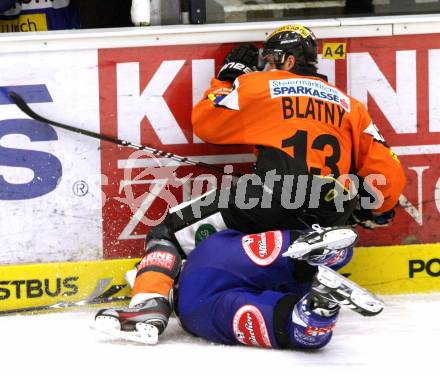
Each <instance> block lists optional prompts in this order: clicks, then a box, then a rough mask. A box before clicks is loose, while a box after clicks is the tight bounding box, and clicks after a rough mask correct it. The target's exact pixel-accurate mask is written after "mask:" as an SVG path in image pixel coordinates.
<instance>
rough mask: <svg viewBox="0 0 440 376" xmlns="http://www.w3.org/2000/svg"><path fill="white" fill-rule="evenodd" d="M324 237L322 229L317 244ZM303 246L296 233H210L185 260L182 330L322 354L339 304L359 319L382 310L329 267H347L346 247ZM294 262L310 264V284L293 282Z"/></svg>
mask: <svg viewBox="0 0 440 376" xmlns="http://www.w3.org/2000/svg"><path fill="white" fill-rule="evenodd" d="M315 230H316V229H315ZM334 231H338V232H341V231H342V232H344V231H346V232H347V233H348V234H349V236H350V234H352V233H353V230H352V229H349V228H345V229H344V228H339V229H338V230H330V232H334ZM325 232H326V230H324V229H321V234H320V236H319V238H320V239H322V238H323V237H326V235H325ZM333 235H335V234H332V235H330V236H333ZM313 236H314V238H315V239H316V233H314V235H313ZM292 239H297V240H296V243H295V242H293V241H292ZM309 240H310V239H309ZM352 240H353V238H352ZM352 240H350V238H349V237H348V242H351V241H352ZM292 242H293V244H292ZM309 243H310V241H309ZM309 243H308V242H307V239H305V238H304V237H300V238H299V239H298V235H297V234H295V231H269V232H265V233H261V234H251V235H245V234H243V233H240V232H238V231H235V230H224V231H222V232H219V233H217V234H214V235H212V236H211V237H209V238H208V239H207V240H205V241H204V242H202V243H201V244H200V245H199V246H198V247H197V248H196V249H195V251H194V252H193V253H191V254H190V256H189V257H188V260H187V262H186V264H185V266H184V268H183V270H182V274H181V276H180V278H179V289H178V306H177V313H178V315H179V317H180V320H181V322H182V325H183V327H184V328H185V329H186V330H187V331H189V332H191V333H193V334H195V335H197V336H200V337H203V338H206V339H207V340H210V341H213V342H218V343H223V344H229V345H232V344H238V343H241V344H245V345H250V346H260V347H272V348H320V347H323V346H325V345H326V344H327V343H328V342H329V341H330V339H331V337H332V329H333V327H334V326H335V324H336V321H337V318H338V311H339V308H340V306H344V305H345V306H347V307H350V308H351V309H353V310H355V311H356V312H358V313H361V314H363V315H375V314H378V313H379V312H381V311H382V309H383V303H382V302H381V301H380V300H379V299H378V298H377V297H375V296H374V295H373V294H371V293H369V292H367V291H366V290H364V289H362V288H360V287H359V286H357V285H356V284H354V283H353V282H351V281H349V280H347V279H345V278H344V277H342V276H341V275H339V274H338V273H336V272H334V271H333V270H332V269H330V268H328V266H331V268H333V269H339V268H340V267H342V266H343V265H345V264H346V263H348V261H349V260H350V258H351V255H352V250H353V249H352V246H351V244H350V245H349V246H348V247H344V248H342V249H339V250H331V249H326V250H324V249H322V248H321V249H319V250H317V249H315V250H314V252H315V253H313V250H312V249H310V248H311V247H310V244H309ZM346 245H347V244H346ZM304 246H305V247H306V248H307V249H308V250H309V251H308V253H307V254H304V253H303V252H304ZM340 246H341V244H339V246H338V247H340ZM327 247H328V245H327ZM289 255H290V256H289ZM292 256H294V257H296V258H298V257H300V258H303V259H305V260H307V261H308V263H309V264H312V265H313V268H314V269H315V271H316V275H315V279H314V282H313V284H312V283H310V282H306V283H301V282H300V281H299V280H298V279H297V278H296V275H295V262H294V259H293V258H292Z"/></svg>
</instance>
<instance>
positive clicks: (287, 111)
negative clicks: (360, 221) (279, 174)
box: [192, 70, 406, 212]
mask: <svg viewBox="0 0 440 376" xmlns="http://www.w3.org/2000/svg"><path fill="white" fill-rule="evenodd" d="M192 123H193V128H194V132H195V133H196V134H197V136H199V137H200V138H201V139H202V140H204V141H205V142H209V143H213V144H246V145H256V146H257V145H261V146H268V147H273V148H277V149H280V150H282V151H284V152H285V153H287V154H288V155H289V156H291V157H292V158H295V160H297V159H299V160H301V161H303V162H304V163H305V164H306V168H307V170H308V171H309V173H311V174H314V175H330V174H331V175H333V177H339V176H341V175H344V174H349V173H354V174H356V175H358V176H360V177H362V178H367V179H368V176H370V175H371V174H381V175H383V177H384V178H385V179H383V181H379V182H376V183H375V182H374V181H375V180H373V185H374V186H375V188H376V189H378V190H379V191H380V192H381V193H382V195H383V197H384V199H383V202H382V205H381V206H380V207H377V208H376V210H378V211H381V212H383V211H387V210H390V209H391V208H393V207H394V206H395V205H396V204H397V201H398V198H399V196H400V194H401V192H402V190H403V187H404V185H405V182H406V178H405V175H404V172H403V169H402V166H401V165H400V162H399V160H398V158H397V156H396V155H395V154H394V153H393V151H392V150H391V149H390V148H389V147H388V146H387V145H386V144H385V142H384V139H383V138H382V136H381V135H380V133H379V131H378V130H377V128H376V126H375V125H374V123H373V122H372V120H371V117H370V116H369V114H368V112H367V111H366V109H365V107H364V106H363V105H362V104H361V103H360V102H358V101H357V100H356V99H354V98H352V97H351V96H349V95H347V94H345V93H344V92H342V91H341V90H339V89H338V88H336V87H335V86H333V85H330V84H329V83H327V82H325V81H324V80H322V79H320V78H318V77H314V76H299V75H296V74H294V73H291V72H288V71H283V70H272V71H269V72H253V73H248V74H245V75H241V76H239V77H238V78H237V79H236V80H235V82H234V85H233V86H232V84H231V83H229V82H224V81H219V80H217V79H213V80H212V82H211V88H210V89H209V90H208V91H207V92H206V98H205V99H202V100H201V101H200V102H199V103H198V104H197V105H196V106H195V108H194V110H193V113H192Z"/></svg>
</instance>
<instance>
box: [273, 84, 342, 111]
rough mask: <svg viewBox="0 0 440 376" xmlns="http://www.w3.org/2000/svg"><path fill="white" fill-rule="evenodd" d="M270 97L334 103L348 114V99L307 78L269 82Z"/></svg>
mask: <svg viewBox="0 0 440 376" xmlns="http://www.w3.org/2000/svg"><path fill="white" fill-rule="evenodd" d="M269 85H270V96H271V98H277V97H286V96H293V97H310V98H316V99H321V100H325V101H328V102H332V103H335V104H337V105H339V106H341V107H343V108H344V110H345V111H347V112H350V98H349V97H348V96H347V95H345V94H344V93H342V92H341V91H340V90H338V89H337V88H335V87H333V86H330V85H326V84H325V83H323V82H321V81H318V80H310V79H308V78H292V79H285V80H270V81H269Z"/></svg>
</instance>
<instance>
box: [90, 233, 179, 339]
mask: <svg viewBox="0 0 440 376" xmlns="http://www.w3.org/2000/svg"><path fill="white" fill-rule="evenodd" d="M181 264H182V259H181V255H180V254H179V252H178V250H177V248H176V246H175V245H174V244H173V243H172V242H170V241H169V240H167V239H164V238H163V237H162V238H161V239H159V238H155V239H152V240H151V241H149V242H148V244H147V249H146V254H145V256H144V257H143V259H142V260H141V262H140V263H139V264H138V266H137V273H136V279H135V281H134V286H133V290H132V298H131V301H130V304H129V307H128V308H124V309H111V308H110V309H102V310H100V311H98V313H97V314H96V316H95V323H94V328H95V329H98V330H101V331H103V332H107V333H108V334H113V335H115V336H119V337H122V338H127V339H131V340H134V341H139V342H143V343H147V344H155V343H157V341H158V336H159V335H160V334H161V333H162V332H163V331H164V330H165V328H166V326H167V324H168V319H169V317H170V314H171V312H172V302H171V301H170V300H171V299H170V295H171V292H172V289H173V285H174V280H175V278H176V277H177V275H178V274H179V272H180V267H181ZM118 332H121V333H118ZM122 332H124V333H122Z"/></svg>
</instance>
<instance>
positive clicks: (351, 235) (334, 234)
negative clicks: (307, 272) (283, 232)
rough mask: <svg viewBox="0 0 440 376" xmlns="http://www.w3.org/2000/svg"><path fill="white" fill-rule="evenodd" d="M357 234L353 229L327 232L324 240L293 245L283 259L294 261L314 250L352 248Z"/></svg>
mask: <svg viewBox="0 0 440 376" xmlns="http://www.w3.org/2000/svg"><path fill="white" fill-rule="evenodd" d="M357 237H358V235H357V233H356V231H354V230H353V229H351V228H340V229H334V230H329V231H327V232H326V233H325V234H324V235H323V237H322V240H321V241H319V242H317V243H314V244H309V243H307V242H298V243H293V244H292V245H290V247H289V248H288V249H287V251H286V252H284V253H283V257H292V258H294V259H297V258H301V257H304V256H305V255H307V254H308V253H310V252H311V251H313V250H314V249H318V248H327V249H331V250H338V249H344V248H347V247H350V246H352V245H353V244H354V243H355V242H356V240H357Z"/></svg>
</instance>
